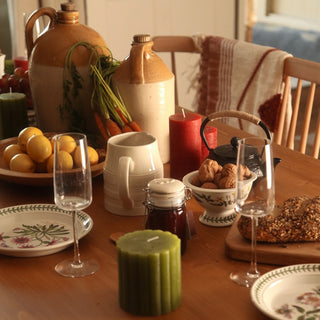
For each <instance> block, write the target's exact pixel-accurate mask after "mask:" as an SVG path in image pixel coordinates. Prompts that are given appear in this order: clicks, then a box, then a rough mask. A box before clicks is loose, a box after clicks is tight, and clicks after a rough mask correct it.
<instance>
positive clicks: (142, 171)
mask: <svg viewBox="0 0 320 320" xmlns="http://www.w3.org/2000/svg"><path fill="white" fill-rule="evenodd" d="M162 177H163V164H162V161H161V158H160V153H159V148H158V142H157V139H156V138H155V137H154V136H152V135H150V134H148V133H146V132H128V133H122V134H120V135H117V136H114V137H111V138H110V139H109V140H108V145H107V153H106V159H105V163H104V169H103V178H104V207H105V209H106V210H108V211H109V212H111V213H114V214H118V215H131V216H137V215H143V214H144V211H145V207H144V205H143V202H144V200H145V192H144V188H146V186H147V184H148V182H149V181H151V180H153V179H155V178H162Z"/></svg>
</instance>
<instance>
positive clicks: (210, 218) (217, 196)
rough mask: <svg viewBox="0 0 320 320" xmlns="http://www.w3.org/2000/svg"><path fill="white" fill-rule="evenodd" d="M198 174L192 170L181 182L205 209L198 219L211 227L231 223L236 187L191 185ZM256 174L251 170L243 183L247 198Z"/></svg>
mask: <svg viewBox="0 0 320 320" xmlns="http://www.w3.org/2000/svg"><path fill="white" fill-rule="evenodd" d="M197 174H198V170H196V171H192V172H190V173H188V174H187V175H185V176H184V177H183V180H182V181H183V183H184V184H185V185H186V187H188V188H190V189H191V190H192V195H193V197H194V198H195V199H196V200H197V202H198V203H199V204H200V205H201V206H202V207H203V208H204V209H205V211H204V212H203V213H202V214H201V216H200V217H199V221H200V222H201V223H203V224H206V225H208V226H212V227H226V226H230V225H232V224H233V222H234V220H235V219H236V216H237V214H236V212H235V210H234V208H235V204H236V188H231V189H207V188H201V187H197V186H195V185H193V184H192V183H191V182H192V181H193V178H194V177H195V176H196V175H197ZM256 178H257V176H256V174H255V173H253V172H251V177H250V178H249V179H247V180H246V183H244V184H243V189H242V194H243V197H244V198H247V197H248V195H249V192H250V190H251V186H252V183H253V182H254V181H255V180H256Z"/></svg>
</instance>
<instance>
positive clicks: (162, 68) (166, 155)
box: [113, 35, 174, 163]
mask: <svg viewBox="0 0 320 320" xmlns="http://www.w3.org/2000/svg"><path fill="white" fill-rule="evenodd" d="M152 45H153V42H152V41H151V38H150V35H135V36H134V38H133V43H132V47H131V51H130V55H129V56H128V57H127V58H126V59H125V60H124V61H123V62H122V64H121V65H120V66H119V68H118V69H117V71H116V72H115V74H114V75H113V84H114V85H115V86H116V87H117V88H118V90H119V93H120V95H121V97H122V99H123V101H124V104H125V106H126V108H127V109H128V111H129V113H130V114H131V115H132V117H133V118H134V119H135V120H136V121H137V122H138V123H139V124H140V126H141V128H142V130H143V131H146V132H148V133H150V134H151V135H153V136H155V137H156V138H157V141H158V144H159V152H160V157H161V160H162V162H163V163H166V162H168V161H169V160H170V148H169V116H170V115H172V114H174V75H173V73H172V72H171V71H170V69H169V68H168V67H167V65H166V64H165V63H164V62H163V61H162V59H160V57H158V56H157V55H156V54H155V53H154V52H153V51H152Z"/></svg>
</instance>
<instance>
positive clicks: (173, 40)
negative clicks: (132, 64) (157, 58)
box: [152, 36, 200, 106]
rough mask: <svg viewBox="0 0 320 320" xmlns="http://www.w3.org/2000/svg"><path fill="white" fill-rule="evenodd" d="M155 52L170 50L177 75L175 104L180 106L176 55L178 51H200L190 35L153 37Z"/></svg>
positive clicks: (174, 71) (173, 69)
mask: <svg viewBox="0 0 320 320" xmlns="http://www.w3.org/2000/svg"><path fill="white" fill-rule="evenodd" d="M152 41H153V47H152V49H153V50H154V51H155V52H170V56H171V70H172V73H173V74H174V76H175V86H174V93H175V105H176V106H179V97H178V81H177V69H176V56H175V54H176V53H177V52H189V53H200V51H199V50H198V49H197V47H196V45H195V43H194V41H193V38H192V37H188V36H156V37H154V38H153V39H152Z"/></svg>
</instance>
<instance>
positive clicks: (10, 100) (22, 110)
mask: <svg viewBox="0 0 320 320" xmlns="http://www.w3.org/2000/svg"><path fill="white" fill-rule="evenodd" d="M27 126H28V115H27V100H26V95H25V94H24V93H19V92H9V93H2V94H0V139H5V138H10V137H15V136H17V135H18V134H19V132H20V131H21V130H22V129H23V128H25V127H27Z"/></svg>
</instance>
